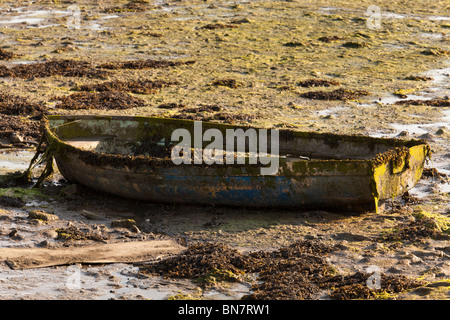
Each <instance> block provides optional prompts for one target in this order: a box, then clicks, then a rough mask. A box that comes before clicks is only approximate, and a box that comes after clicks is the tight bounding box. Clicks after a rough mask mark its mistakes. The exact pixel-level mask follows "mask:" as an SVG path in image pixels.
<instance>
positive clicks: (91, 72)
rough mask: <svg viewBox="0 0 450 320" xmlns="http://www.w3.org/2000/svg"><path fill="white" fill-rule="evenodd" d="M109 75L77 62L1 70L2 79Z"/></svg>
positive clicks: (43, 63) (56, 62)
mask: <svg viewBox="0 0 450 320" xmlns="http://www.w3.org/2000/svg"><path fill="white" fill-rule="evenodd" d="M108 74H109V73H108V72H106V71H104V70H98V69H96V68H94V66H92V65H91V64H90V63H89V62H86V61H75V60H51V61H46V62H37V63H32V64H21V65H17V66H14V67H12V68H7V67H4V66H3V67H2V68H0V77H14V78H24V79H29V78H33V77H35V78H39V77H50V76H64V77H87V78H104V77H106V76H107V75H108Z"/></svg>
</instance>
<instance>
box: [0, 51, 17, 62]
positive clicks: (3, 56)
mask: <svg viewBox="0 0 450 320" xmlns="http://www.w3.org/2000/svg"><path fill="white" fill-rule="evenodd" d="M14 57H16V54H15V53H13V52H10V51H6V50H3V49H2V48H0V60H11V59H12V58H14Z"/></svg>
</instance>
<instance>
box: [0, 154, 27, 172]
mask: <svg viewBox="0 0 450 320" xmlns="http://www.w3.org/2000/svg"><path fill="white" fill-rule="evenodd" d="M34 155H35V152H34V151H28V150H11V151H9V150H8V151H2V150H0V174H5V173H8V172H14V171H17V170H20V171H23V170H26V169H27V168H28V166H29V164H30V161H31V159H32V158H33V156H34Z"/></svg>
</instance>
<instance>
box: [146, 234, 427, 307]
mask: <svg viewBox="0 0 450 320" xmlns="http://www.w3.org/2000/svg"><path fill="white" fill-rule="evenodd" d="M334 250H338V247H335V246H333V245H328V244H325V243H321V242H317V241H308V240H304V241H297V242H295V243H293V244H292V245H290V246H287V247H283V248H280V249H279V250H276V251H272V252H269V251H255V252H250V253H248V254H242V253H240V252H239V251H237V250H236V249H233V248H231V247H229V246H228V245H225V244H221V243H212V244H195V245H192V246H190V247H189V248H188V249H187V250H186V251H185V252H184V253H183V254H181V255H178V256H175V257H170V258H168V259H165V260H162V261H158V262H155V263H152V264H149V265H146V266H143V267H141V268H140V270H139V272H140V273H143V274H158V275H162V276H164V277H168V278H188V279H193V280H195V281H196V282H197V283H199V284H200V285H203V286H208V285H214V284H216V283H217V282H218V281H228V282H236V281H247V280H248V279H249V277H248V274H249V273H252V274H255V273H257V274H258V278H257V282H256V283H254V284H253V286H252V291H253V292H252V293H251V294H249V295H246V296H244V297H243V298H242V299H245V300H252V299H257V300H264V299H269V300H282V299H289V300H291V299H297V300H305V299H313V298H314V297H315V296H316V295H317V294H318V293H319V292H320V291H321V290H328V291H331V294H330V297H331V298H332V299H355V298H358V299H368V298H375V297H376V296H377V294H380V293H398V292H401V291H404V290H408V289H410V288H413V287H417V286H419V285H421V283H419V282H418V281H414V280H410V279H408V278H406V277H399V276H386V275H381V288H380V289H370V288H369V287H368V286H367V280H368V278H369V277H370V275H371V274H365V273H361V272H357V273H355V274H353V275H349V276H340V275H336V271H335V269H334V268H333V266H332V265H331V264H330V263H329V262H328V261H327V260H326V256H327V255H328V254H329V253H330V252H332V251H334Z"/></svg>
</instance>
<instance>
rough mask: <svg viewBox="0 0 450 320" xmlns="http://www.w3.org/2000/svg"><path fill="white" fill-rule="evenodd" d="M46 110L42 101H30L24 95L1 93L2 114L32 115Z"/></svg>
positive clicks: (0, 111) (0, 110) (0, 105)
mask: <svg viewBox="0 0 450 320" xmlns="http://www.w3.org/2000/svg"><path fill="white" fill-rule="evenodd" d="M45 110H46V108H45V106H44V105H43V104H42V103H35V102H30V101H28V100H27V99H25V98H23V97H19V96H14V95H10V94H6V93H0V113H2V114H7V115H16V116H19V115H22V116H30V115H36V114H42V113H43V112H44V111H45Z"/></svg>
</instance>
